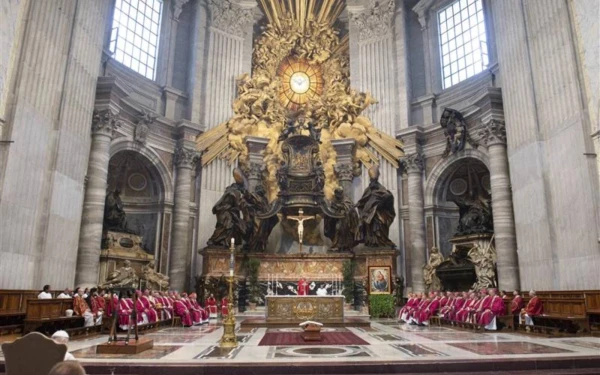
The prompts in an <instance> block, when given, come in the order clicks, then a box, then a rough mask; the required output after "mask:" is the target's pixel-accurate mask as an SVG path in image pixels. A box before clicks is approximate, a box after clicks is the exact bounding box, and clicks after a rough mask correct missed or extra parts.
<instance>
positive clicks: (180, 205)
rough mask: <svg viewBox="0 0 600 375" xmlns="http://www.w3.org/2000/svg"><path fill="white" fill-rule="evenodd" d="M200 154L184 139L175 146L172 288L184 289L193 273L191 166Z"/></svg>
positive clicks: (170, 269) (170, 265) (194, 164)
mask: <svg viewBox="0 0 600 375" xmlns="http://www.w3.org/2000/svg"><path fill="white" fill-rule="evenodd" d="M199 158H200V155H199V154H198V152H197V151H196V150H194V149H193V148H190V147H186V146H184V145H183V144H182V143H181V142H180V143H179V144H178V146H177V148H176V149H175V157H174V160H173V162H174V164H175V173H176V177H175V197H174V206H173V237H172V242H171V261H170V262H169V277H170V278H171V280H170V281H171V288H173V289H175V290H178V291H184V290H186V289H187V288H188V287H189V285H187V280H188V279H189V277H188V276H189V273H190V262H191V254H190V251H189V250H190V244H189V237H188V234H189V223H190V220H189V216H190V197H191V191H192V190H191V189H192V186H191V178H192V169H193V168H194V167H195V166H196V163H197V162H198V160H199Z"/></svg>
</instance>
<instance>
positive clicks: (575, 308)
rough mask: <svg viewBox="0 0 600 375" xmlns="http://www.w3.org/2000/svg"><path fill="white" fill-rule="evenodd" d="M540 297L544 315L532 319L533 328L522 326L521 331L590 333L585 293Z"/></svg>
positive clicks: (562, 293) (543, 295)
mask: <svg viewBox="0 0 600 375" xmlns="http://www.w3.org/2000/svg"><path fill="white" fill-rule="evenodd" d="M538 297H539V298H540V300H541V301H542V304H543V306H544V313H543V314H542V315H538V316H534V317H532V320H533V326H525V325H520V326H519V329H527V327H529V329H530V330H531V331H533V332H540V333H546V334H556V333H559V334H565V333H568V334H576V333H589V332H590V324H589V318H588V316H587V314H586V306H585V298H584V295H583V293H580V292H579V291H575V292H573V293H572V294H570V293H569V292H564V291H559V292H541V293H538Z"/></svg>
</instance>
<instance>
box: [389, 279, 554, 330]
mask: <svg viewBox="0 0 600 375" xmlns="http://www.w3.org/2000/svg"><path fill="white" fill-rule="evenodd" d="M408 297H409V298H408V301H407V302H406V305H404V307H402V309H400V312H399V313H398V320H399V321H400V322H404V323H407V324H416V325H424V326H426V325H428V324H429V320H430V319H431V318H432V317H433V316H438V317H440V318H443V319H446V320H449V321H452V322H461V323H472V324H474V325H476V326H478V327H480V328H484V329H486V330H496V329H497V325H496V317H498V316H503V315H518V316H519V324H526V325H533V319H532V317H534V316H536V315H541V314H543V305H542V301H541V300H540V299H539V298H538V297H537V296H536V294H535V291H533V290H532V291H530V292H529V297H530V299H529V302H528V303H527V306H524V303H523V297H521V296H520V295H519V292H518V291H514V292H513V297H512V299H511V298H510V297H509V296H508V295H506V294H505V293H501V294H500V295H499V294H498V291H497V290H496V289H482V290H480V291H479V292H476V291H473V290H470V291H468V292H446V293H443V292H430V293H429V294H425V293H414V294H413V293H409V295H408ZM508 299H511V303H510V311H506V307H505V304H504V301H505V300H508Z"/></svg>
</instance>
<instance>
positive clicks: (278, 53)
mask: <svg viewBox="0 0 600 375" xmlns="http://www.w3.org/2000/svg"><path fill="white" fill-rule="evenodd" d="M344 3H345V2H344V1H343V0H285V1H280V0H260V5H261V7H262V9H263V11H264V13H265V15H266V17H267V20H268V23H267V25H266V27H265V28H264V30H263V32H262V35H261V37H260V39H258V40H257V41H256V42H255V46H254V53H253V57H252V62H253V72H252V76H250V75H248V74H243V75H242V76H240V77H239V78H238V79H237V91H238V96H237V98H236V99H235V101H234V102H233V112H234V115H233V117H231V118H230V119H229V120H227V121H226V122H224V123H221V124H219V125H218V126H216V127H214V128H212V129H210V130H208V131H207V132H205V133H203V134H201V135H200V136H198V139H197V148H198V150H199V151H201V152H202V165H203V166H205V165H207V164H209V163H211V162H212V161H213V160H215V158H217V157H220V158H223V159H225V160H228V162H229V163H233V162H235V161H236V160H238V161H239V164H240V166H241V167H245V166H247V163H248V149H247V146H246V144H245V139H246V137H247V136H257V137H264V138H267V139H268V140H269V143H268V145H267V148H266V150H265V152H264V161H265V165H266V171H265V176H264V177H265V181H266V188H267V191H268V196H269V199H270V200H274V199H275V198H276V197H277V193H278V186H277V183H276V172H277V168H278V165H279V161H280V155H281V144H280V142H279V141H278V138H279V135H280V133H281V131H282V130H283V128H284V126H285V124H286V122H287V121H288V119H289V118H293V117H296V116H298V115H301V116H304V117H306V118H310V119H311V120H312V121H313V122H314V123H315V125H316V126H317V127H318V128H320V129H321V146H320V154H321V159H322V161H323V165H324V169H325V178H326V184H325V195H326V197H328V198H331V197H332V195H333V191H334V190H335V188H336V187H337V186H338V182H337V178H336V174H335V170H334V166H335V161H336V153H335V149H334V148H333V146H332V143H331V141H332V140H335V139H344V138H353V139H355V140H356V148H355V154H354V168H355V173H356V175H358V174H359V173H360V164H361V163H362V164H363V165H365V166H366V167H367V168H369V167H371V165H373V164H379V157H378V155H379V156H381V157H383V158H385V159H386V160H387V161H389V162H390V163H391V164H392V165H393V166H394V167H396V168H398V166H399V165H398V160H399V159H400V158H401V157H402V156H403V155H404V153H403V149H402V147H403V145H402V143H401V142H400V141H399V140H397V139H395V138H394V137H391V136H389V135H387V134H385V133H382V132H381V131H379V130H378V129H377V128H375V126H373V124H372V123H371V121H370V120H369V118H368V117H366V116H364V115H362V113H363V112H364V111H365V109H367V108H368V107H369V106H370V105H372V104H376V103H377V101H376V100H375V99H374V98H373V97H372V96H371V95H370V94H369V93H364V92H358V91H356V90H353V89H351V88H350V79H349V76H350V71H349V58H348V36H347V35H346V36H344V37H343V38H340V37H339V35H338V31H337V30H336V29H335V28H334V23H335V22H336V20H337V18H338V17H339V15H340V14H341V13H342V11H343V10H344Z"/></svg>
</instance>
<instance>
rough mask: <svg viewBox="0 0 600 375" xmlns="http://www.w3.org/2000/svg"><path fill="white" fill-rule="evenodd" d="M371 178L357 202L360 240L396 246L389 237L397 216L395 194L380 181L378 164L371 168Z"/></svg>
mask: <svg viewBox="0 0 600 375" xmlns="http://www.w3.org/2000/svg"><path fill="white" fill-rule="evenodd" d="M369 179H370V180H371V182H370V183H369V186H368V187H367V188H366V189H365V192H364V193H363V195H362V198H360V200H359V201H358V203H356V208H357V209H358V216H359V219H360V227H359V230H358V241H359V242H364V244H365V246H367V247H395V245H394V243H393V242H392V241H391V240H390V239H389V237H388V236H389V232H390V225H391V224H392V222H393V221H394V218H395V217H396V211H395V210H394V196H393V195H392V193H391V192H390V191H389V190H387V189H386V188H385V187H384V186H383V185H381V184H380V183H379V167H378V166H376V165H375V166H372V167H371V168H369Z"/></svg>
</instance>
